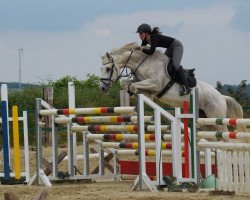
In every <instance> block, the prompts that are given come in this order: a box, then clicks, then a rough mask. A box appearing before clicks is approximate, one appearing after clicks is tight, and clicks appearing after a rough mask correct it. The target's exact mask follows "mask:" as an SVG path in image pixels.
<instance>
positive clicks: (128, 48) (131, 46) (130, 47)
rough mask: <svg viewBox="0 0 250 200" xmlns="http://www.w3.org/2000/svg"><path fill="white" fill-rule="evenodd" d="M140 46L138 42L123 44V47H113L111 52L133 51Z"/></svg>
mask: <svg viewBox="0 0 250 200" xmlns="http://www.w3.org/2000/svg"><path fill="white" fill-rule="evenodd" d="M138 47H140V46H139V45H138V44H137V43H136V42H132V43H129V44H125V45H124V46H122V47H121V48H119V49H117V48H115V49H112V51H111V52H110V53H111V54H119V53H123V52H124V51H132V50H134V49H137V48H138Z"/></svg>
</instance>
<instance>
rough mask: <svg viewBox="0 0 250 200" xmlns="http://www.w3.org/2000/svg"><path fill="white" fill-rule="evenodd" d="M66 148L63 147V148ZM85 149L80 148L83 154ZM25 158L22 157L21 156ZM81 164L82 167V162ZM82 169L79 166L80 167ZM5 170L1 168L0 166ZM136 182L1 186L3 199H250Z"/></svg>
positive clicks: (46, 151) (32, 156)
mask: <svg viewBox="0 0 250 200" xmlns="http://www.w3.org/2000/svg"><path fill="white" fill-rule="evenodd" d="M62 150H64V149H60V150H59V152H60V151H62ZM81 151H82V148H81V147H79V148H78V152H79V153H80V152H81ZM43 155H44V156H45V157H46V158H47V159H48V158H49V157H50V156H51V148H45V149H44V152H43ZM22 159H23V158H22ZM30 165H31V166H30V167H31V175H33V174H34V171H35V151H30ZM96 165H97V160H95V161H93V162H92V163H91V168H94V167H95V166H96ZM79 166H82V161H81V164H80V165H79ZM59 167H60V169H61V170H66V169H67V162H62V163H61V164H60V166H59ZM79 168H80V167H79ZM1 171H2V169H1ZM132 184H133V181H114V180H112V179H107V180H106V179H105V180H95V181H93V182H91V183H84V182H74V183H69V182H65V183H53V186H52V187H51V188H49V187H44V186H27V185H1V186H0V199H4V193H5V192H14V193H15V194H16V195H17V196H18V197H19V198H20V200H29V199H33V197H35V195H36V194H37V193H39V192H40V191H42V190H46V191H47V193H48V195H47V199H51V200H52V199H53V200H57V199H58V200H63V199H67V200H71V199H72V200H74V199H102V200H105V199H119V200H120V199H143V200H146V199H168V200H172V199H173V200H177V199H178V200H179V199H180V200H182V199H183V200H191V199H200V200H219V199H221V200H223V199H225V200H228V199H236V200H250V195H235V196H210V195H209V193H208V192H198V193H189V192H165V191H161V192H158V193H153V192H150V191H131V190H130V186H131V185H132Z"/></svg>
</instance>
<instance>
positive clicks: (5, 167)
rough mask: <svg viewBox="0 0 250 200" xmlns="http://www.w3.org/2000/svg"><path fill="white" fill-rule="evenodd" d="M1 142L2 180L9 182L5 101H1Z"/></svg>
mask: <svg viewBox="0 0 250 200" xmlns="http://www.w3.org/2000/svg"><path fill="white" fill-rule="evenodd" d="M1 105H2V141H3V161H4V179H5V180H7V181H8V180H10V162H9V161H10V158H9V155H10V154H9V138H8V135H9V130H8V115H7V104H6V101H2V103H1Z"/></svg>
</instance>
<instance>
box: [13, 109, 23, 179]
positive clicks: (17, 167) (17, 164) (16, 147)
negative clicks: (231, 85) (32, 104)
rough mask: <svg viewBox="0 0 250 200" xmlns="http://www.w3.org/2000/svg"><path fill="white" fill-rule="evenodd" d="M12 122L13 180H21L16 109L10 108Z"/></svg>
mask: <svg viewBox="0 0 250 200" xmlns="http://www.w3.org/2000/svg"><path fill="white" fill-rule="evenodd" d="M12 120H13V143H14V170H15V179H17V180H19V179H21V169H20V168H21V167H20V165H21V163H20V147H19V127H18V107H17V106H12Z"/></svg>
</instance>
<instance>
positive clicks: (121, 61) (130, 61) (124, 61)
mask: <svg viewBox="0 0 250 200" xmlns="http://www.w3.org/2000/svg"><path fill="white" fill-rule="evenodd" d="M140 60H141V58H140V56H139V55H138V53H136V52H133V53H132V55H131V51H126V52H124V53H123V54H121V55H119V56H117V67H119V68H122V67H125V66H126V67H128V68H130V69H131V70H132V71H133V70H135V69H136V67H137V66H138V64H139V62H140Z"/></svg>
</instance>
